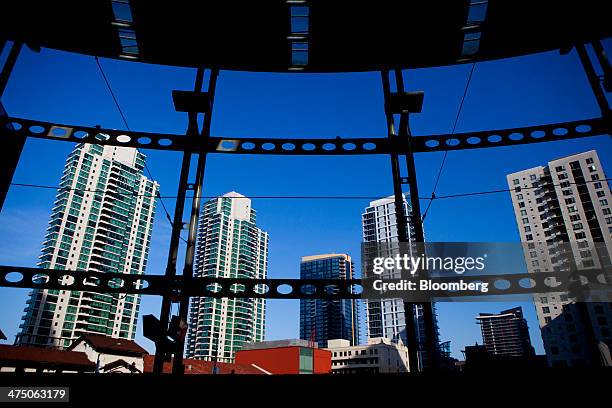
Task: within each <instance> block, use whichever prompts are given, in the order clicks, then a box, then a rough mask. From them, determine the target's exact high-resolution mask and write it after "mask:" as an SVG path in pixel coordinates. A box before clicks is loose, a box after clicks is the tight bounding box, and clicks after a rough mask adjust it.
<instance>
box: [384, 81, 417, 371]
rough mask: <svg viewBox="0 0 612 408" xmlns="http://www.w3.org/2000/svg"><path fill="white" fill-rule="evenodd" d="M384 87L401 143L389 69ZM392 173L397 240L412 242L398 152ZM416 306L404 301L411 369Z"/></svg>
mask: <svg viewBox="0 0 612 408" xmlns="http://www.w3.org/2000/svg"><path fill="white" fill-rule="evenodd" d="M381 77H382V87H383V95H384V98H385V117H386V119H387V137H388V140H389V143H390V144H391V145H393V144H397V143H399V138H398V135H397V132H396V130H395V119H394V118H393V112H392V111H391V110H390V108H389V105H388V101H389V99H390V97H391V84H390V83H389V71H382V72H381ZM390 157H391V175H392V177H393V196H394V204H395V225H396V228H397V240H398V241H399V242H410V236H409V232H408V218H407V217H406V213H405V211H404V193H403V191H402V176H401V172H400V166H399V156H398V154H397V152H391V154H390ZM414 306H415V304H414V303H412V302H404V321H405V323H406V338H407V340H408V344H407V345H406V346H407V347H408V366H409V367H410V371H413V370H415V371H416V370H417V369H418V368H419V366H420V365H419V357H418V351H419V350H418V348H419V340H418V337H417V333H416V324H415V315H414Z"/></svg>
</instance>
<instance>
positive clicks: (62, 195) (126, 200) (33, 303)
mask: <svg viewBox="0 0 612 408" xmlns="http://www.w3.org/2000/svg"><path fill="white" fill-rule="evenodd" d="M144 163H145V156H144V155H143V154H142V153H140V152H138V151H137V150H136V149H133V148H128V147H115V146H100V145H95V144H83V143H81V144H78V145H77V146H76V147H75V148H74V150H73V151H72V152H71V153H70V155H69V156H68V159H67V160H66V165H65V167H64V172H63V176H62V179H61V182H60V190H59V192H58V194H57V198H56V200H55V202H54V206H53V210H52V213H51V220H50V222H49V227H48V228H47V233H46V235H45V240H44V242H43V249H42V252H41V255H40V257H39V259H40V262H39V263H38V266H40V267H41V268H51V269H64V270H87V271H96V272H105V273H111V274H117V275H121V274H137V275H138V274H143V273H144V272H145V269H146V266H147V256H148V252H149V243H150V240H151V231H152V227H153V217H154V214H155V197H156V194H157V191H158V189H159V185H158V184H157V183H155V182H153V181H151V180H149V179H147V178H146V177H145V176H143V168H144ZM139 307H140V297H139V295H119V294H104V293H91V292H78V291H69V290H47V289H34V290H33V291H31V292H30V297H29V299H28V301H27V308H26V309H25V310H26V313H25V314H24V315H23V317H22V320H23V323H22V324H21V325H20V326H19V327H20V329H21V330H20V332H19V334H18V335H17V339H16V344H21V345H37V346H45V347H58V348H64V347H67V346H69V345H70V344H71V343H72V341H73V340H74V339H76V338H77V337H78V336H79V335H81V334H84V333H95V334H102V335H105V336H110V337H115V338H124V339H129V340H132V339H134V337H135V335H136V321H137V319H138V311H139Z"/></svg>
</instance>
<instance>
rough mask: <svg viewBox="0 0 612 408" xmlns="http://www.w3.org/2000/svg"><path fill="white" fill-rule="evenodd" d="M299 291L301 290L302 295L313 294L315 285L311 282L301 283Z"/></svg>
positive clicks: (315, 289)
mask: <svg viewBox="0 0 612 408" xmlns="http://www.w3.org/2000/svg"><path fill="white" fill-rule="evenodd" d="M300 292H302V293H303V294H304V295H314V294H315V293H317V287H316V286H315V285H311V284H307V285H302V287H301V288H300Z"/></svg>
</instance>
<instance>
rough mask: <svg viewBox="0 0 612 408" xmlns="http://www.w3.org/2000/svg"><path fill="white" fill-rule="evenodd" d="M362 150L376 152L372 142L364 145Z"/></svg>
mask: <svg viewBox="0 0 612 408" xmlns="http://www.w3.org/2000/svg"><path fill="white" fill-rule="evenodd" d="M363 150H368V151H372V150H376V143H372V142H368V143H364V144H363Z"/></svg>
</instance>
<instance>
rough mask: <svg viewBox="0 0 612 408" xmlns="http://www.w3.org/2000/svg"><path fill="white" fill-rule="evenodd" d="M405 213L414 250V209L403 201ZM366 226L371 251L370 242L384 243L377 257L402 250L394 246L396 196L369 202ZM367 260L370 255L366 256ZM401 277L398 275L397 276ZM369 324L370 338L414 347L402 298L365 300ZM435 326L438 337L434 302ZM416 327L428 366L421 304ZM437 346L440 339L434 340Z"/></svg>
mask: <svg viewBox="0 0 612 408" xmlns="http://www.w3.org/2000/svg"><path fill="white" fill-rule="evenodd" d="M404 212H405V213H406V214H407V219H408V221H407V223H408V225H407V230H408V235H409V237H408V240H409V244H411V245H409V247H410V248H412V249H413V245H412V244H414V243H415V237H414V227H413V226H412V225H411V223H410V219H411V218H410V214H411V213H412V209H411V207H410V205H409V204H408V202H407V201H406V199H405V198H404ZM361 220H362V226H363V242H364V244H365V245H366V246H365V248H368V245H371V244H369V243H380V244H384V245H383V246H384V248H383V249H382V250H383V251H384V252H388V253H385V254H377V255H376V256H383V255H384V256H392V255H394V254H395V253H399V252H395V253H394V252H393V251H399V248H396V246H394V245H390V244H391V243H397V242H398V235H397V221H396V218H395V199H394V197H393V196H390V197H387V198H382V199H380V200H376V201H372V202H370V206H369V207H367V208H366V210H365V212H364V213H363V214H362V216H361ZM365 256H366V257H367V256H368V255H367V254H365ZM396 277H398V278H399V276H396ZM365 304H366V325H367V336H368V338H376V337H386V338H388V339H391V340H395V341H397V340H399V339H401V340H402V342H403V343H404V344H405V345H406V346H407V347H412V345H411V344H410V343H409V341H408V338H407V335H406V319H405V314H404V301H403V300H402V299H384V300H366V301H365ZM431 305H432V308H433V317H434V326H435V330H436V337H437V332H438V328H437V322H436V320H437V319H436V310H435V304H434V303H432V304H431ZM414 318H415V327H416V331H417V338H418V339H419V345H418V350H419V356H420V359H421V363H422V364H423V365H424V366H426V365H427V356H426V355H425V353H424V352H422V351H423V350H424V349H425V347H424V343H425V340H426V337H425V322H424V319H423V310H422V307H421V306H420V305H415V306H414ZM434 341H435V344H438V338H436V339H435V340H434Z"/></svg>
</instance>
